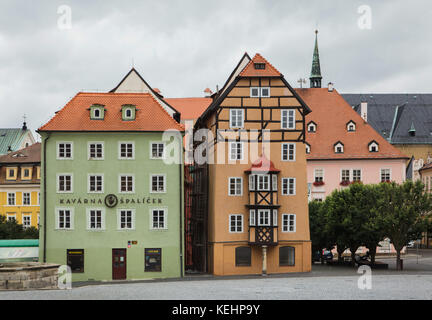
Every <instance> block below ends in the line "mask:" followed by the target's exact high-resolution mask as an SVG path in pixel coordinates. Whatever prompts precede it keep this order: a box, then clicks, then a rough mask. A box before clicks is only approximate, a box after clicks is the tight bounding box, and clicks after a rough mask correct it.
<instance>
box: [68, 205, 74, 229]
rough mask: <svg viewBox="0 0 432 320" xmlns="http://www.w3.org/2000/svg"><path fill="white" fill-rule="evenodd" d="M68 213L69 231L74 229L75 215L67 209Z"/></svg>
mask: <svg viewBox="0 0 432 320" xmlns="http://www.w3.org/2000/svg"><path fill="white" fill-rule="evenodd" d="M69 210H70V211H69V212H70V228H71V230H73V229H74V221H75V214H74V210H73V209H69Z"/></svg>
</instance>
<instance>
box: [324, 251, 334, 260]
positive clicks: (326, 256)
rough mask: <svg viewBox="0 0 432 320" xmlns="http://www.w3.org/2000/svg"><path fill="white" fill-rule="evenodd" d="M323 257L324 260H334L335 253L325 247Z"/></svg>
mask: <svg viewBox="0 0 432 320" xmlns="http://www.w3.org/2000/svg"><path fill="white" fill-rule="evenodd" d="M322 258H323V260H324V261H332V260H333V253H332V252H331V250H327V249H323V250H322Z"/></svg>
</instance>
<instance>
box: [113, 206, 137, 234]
mask: <svg viewBox="0 0 432 320" xmlns="http://www.w3.org/2000/svg"><path fill="white" fill-rule="evenodd" d="M123 211H130V212H131V227H130V228H122V227H121V214H122V212H123ZM117 230H118V231H130V230H135V209H130V208H119V209H117Z"/></svg>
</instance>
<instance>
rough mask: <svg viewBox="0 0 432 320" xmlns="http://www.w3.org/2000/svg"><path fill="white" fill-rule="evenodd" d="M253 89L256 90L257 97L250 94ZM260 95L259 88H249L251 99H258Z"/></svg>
mask: <svg viewBox="0 0 432 320" xmlns="http://www.w3.org/2000/svg"><path fill="white" fill-rule="evenodd" d="M254 89H256V90H257V91H258V93H257V95H253V94H252V92H253V90H254ZM260 94H261V90H260V87H251V88H250V97H251V98H259V97H260Z"/></svg>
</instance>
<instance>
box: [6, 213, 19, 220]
mask: <svg viewBox="0 0 432 320" xmlns="http://www.w3.org/2000/svg"><path fill="white" fill-rule="evenodd" d="M16 216H17V215H16V213H6V221H11V220H12V219H14V220H15V221H18V220H17V217H16Z"/></svg>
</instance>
